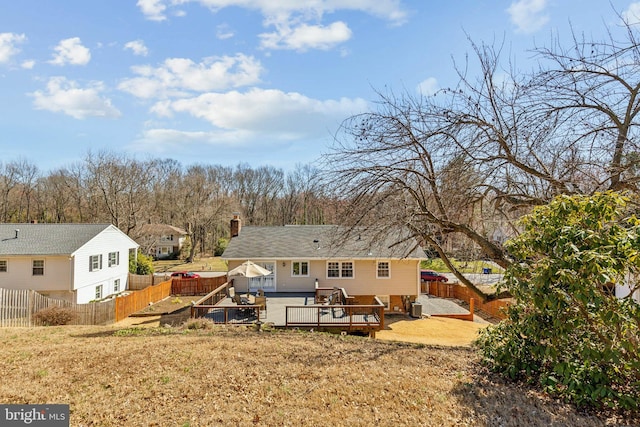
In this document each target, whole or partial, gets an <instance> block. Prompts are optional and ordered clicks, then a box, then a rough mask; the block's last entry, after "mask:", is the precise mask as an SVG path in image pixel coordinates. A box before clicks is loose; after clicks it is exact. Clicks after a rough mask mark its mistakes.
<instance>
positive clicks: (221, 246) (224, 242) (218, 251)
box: [213, 237, 229, 256]
mask: <svg viewBox="0 0 640 427" xmlns="http://www.w3.org/2000/svg"><path fill="white" fill-rule="evenodd" d="M228 245H229V239H225V238H224V237H220V238H219V239H218V244H217V245H216V248H215V250H214V252H213V256H221V255H222V254H223V253H224V250H225V249H227V246H228Z"/></svg>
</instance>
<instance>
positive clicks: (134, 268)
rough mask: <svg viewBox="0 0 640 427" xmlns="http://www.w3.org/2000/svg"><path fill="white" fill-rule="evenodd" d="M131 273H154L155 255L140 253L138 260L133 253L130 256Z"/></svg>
mask: <svg viewBox="0 0 640 427" xmlns="http://www.w3.org/2000/svg"><path fill="white" fill-rule="evenodd" d="M129 273H131V274H141V275H147V274H153V257H151V256H149V255H145V254H142V253H138V257H137V262H136V258H134V256H133V254H131V255H130V256H129Z"/></svg>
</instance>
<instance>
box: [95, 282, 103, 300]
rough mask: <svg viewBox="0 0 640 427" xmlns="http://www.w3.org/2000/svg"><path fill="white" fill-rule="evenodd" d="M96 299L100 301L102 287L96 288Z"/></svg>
mask: <svg viewBox="0 0 640 427" xmlns="http://www.w3.org/2000/svg"><path fill="white" fill-rule="evenodd" d="M96 299H102V285H98V286H96Z"/></svg>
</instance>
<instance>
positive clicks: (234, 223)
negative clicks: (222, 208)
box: [231, 212, 242, 238]
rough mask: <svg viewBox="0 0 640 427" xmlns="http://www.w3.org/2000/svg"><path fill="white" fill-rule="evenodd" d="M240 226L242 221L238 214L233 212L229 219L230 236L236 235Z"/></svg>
mask: <svg viewBox="0 0 640 427" xmlns="http://www.w3.org/2000/svg"><path fill="white" fill-rule="evenodd" d="M241 228H242V221H241V220H240V214H239V213H237V212H236V213H234V214H233V218H232V219H231V237H232V238H233V237H238V235H239V234H240V229H241Z"/></svg>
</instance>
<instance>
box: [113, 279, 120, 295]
mask: <svg viewBox="0 0 640 427" xmlns="http://www.w3.org/2000/svg"><path fill="white" fill-rule="evenodd" d="M117 292H120V279H116V280H114V281H113V293H117Z"/></svg>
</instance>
